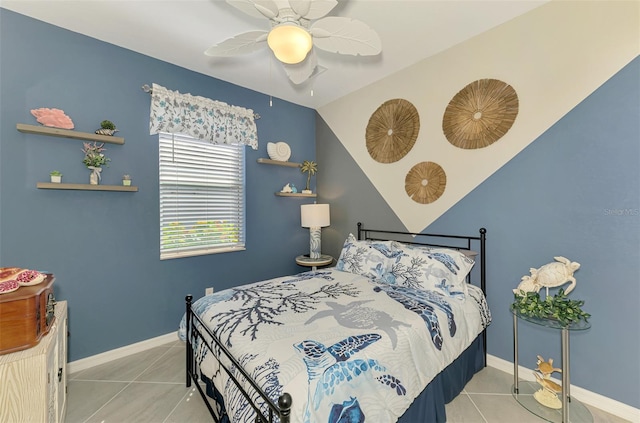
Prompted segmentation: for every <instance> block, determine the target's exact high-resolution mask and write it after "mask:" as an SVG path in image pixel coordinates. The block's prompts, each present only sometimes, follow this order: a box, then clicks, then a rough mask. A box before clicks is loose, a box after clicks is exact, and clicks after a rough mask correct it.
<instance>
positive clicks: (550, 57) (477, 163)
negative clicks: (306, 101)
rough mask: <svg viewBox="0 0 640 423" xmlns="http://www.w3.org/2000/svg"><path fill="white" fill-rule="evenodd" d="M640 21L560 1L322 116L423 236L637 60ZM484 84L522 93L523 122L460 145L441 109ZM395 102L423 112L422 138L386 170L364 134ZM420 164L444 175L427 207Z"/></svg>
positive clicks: (625, 12) (616, 6)
mask: <svg viewBox="0 0 640 423" xmlns="http://www.w3.org/2000/svg"><path fill="white" fill-rule="evenodd" d="M639 17H640V3H639V2H636V1H622V2H616V1H599V2H597V1H595V2H582V1H580V2H577V1H553V2H551V3H547V4H545V5H543V6H541V7H539V8H537V9H535V10H533V11H531V12H529V13H526V14H524V15H522V16H520V17H518V18H516V19H513V20H512V21H509V22H507V23H505V24H503V25H501V26H499V27H497V28H494V29H492V30H490V31H488V32H486V33H484V34H481V35H480V36H478V37H475V38H473V39H471V40H469V41H467V42H464V43H462V44H459V45H457V46H456V47H454V48H451V49H449V50H447V51H445V52H443V53H440V54H438V55H436V56H434V57H431V58H429V59H426V60H424V61H422V62H420V63H418V64H416V65H414V66H412V67H410V68H407V69H405V70H403V71H400V72H398V73H396V74H394V75H392V76H390V77H388V78H385V79H384V80H382V81H379V82H377V83H374V84H372V85H370V86H368V87H366V88H364V89H362V90H359V91H357V92H355V93H353V94H351V95H348V96H346V97H343V98H342V99H339V100H337V101H335V102H332V103H330V104H328V105H327V106H325V107H322V108H321V109H319V110H318V112H319V113H320V115H321V116H322V118H323V119H324V120H325V121H326V123H327V124H328V125H329V127H330V128H331V130H332V131H333V132H334V133H335V135H336V136H337V138H338V139H339V140H340V142H341V143H342V144H343V145H344V147H345V149H346V150H347V151H348V153H349V154H350V155H351V156H352V157H353V159H354V160H355V162H356V163H357V164H358V165H359V166H360V168H361V169H362V170H363V172H364V173H365V174H366V175H367V177H368V178H369V179H370V181H371V182H372V184H373V185H374V186H375V187H376V189H377V190H378V191H379V192H380V194H381V195H382V197H383V198H384V199H385V201H386V202H387V203H388V205H389V206H390V207H391V209H392V210H393V211H394V212H395V213H396V214H397V216H398V218H399V219H400V220H401V221H402V223H403V224H404V225H405V226H406V228H407V229H408V230H409V231H412V232H419V231H421V230H423V229H424V228H425V227H427V226H428V225H429V224H430V223H432V222H433V221H434V220H435V219H437V218H438V217H439V216H440V215H442V214H443V213H444V212H445V211H446V210H448V209H449V208H450V207H451V206H453V205H454V204H455V203H456V202H458V201H459V200H460V199H461V198H462V197H464V196H465V195H466V194H467V193H469V192H470V191H471V190H472V189H473V188H475V187H476V186H478V185H479V184H480V183H481V182H482V181H484V180H485V179H486V178H487V177H489V176H490V175H491V174H492V173H493V172H495V171H496V170H497V169H499V168H500V167H501V166H502V165H504V164H505V163H506V162H508V161H509V160H510V159H511V158H512V157H514V156H515V155H516V154H517V153H518V152H519V151H521V150H522V149H523V148H525V147H526V146H527V145H528V144H529V143H531V142H532V141H533V140H535V139H536V138H537V137H538V136H539V135H540V134H542V133H543V132H544V131H545V130H546V129H548V128H549V127H550V126H551V125H553V124H554V123H555V122H556V121H558V120H559V119H560V118H561V117H562V116H564V115H565V114H566V113H567V112H568V111H569V110H571V109H572V108H573V107H574V106H575V105H576V104H578V103H579V102H580V101H582V100H583V99H584V98H586V97H587V96H588V95H589V94H591V93H592V92H593V91H594V90H595V89H596V88H597V87H599V86H600V85H602V83H604V82H605V81H606V80H608V79H609V78H610V77H611V76H612V75H614V74H615V73H616V72H617V71H619V70H620V69H621V68H623V67H624V66H625V65H627V64H628V63H629V62H630V61H631V60H632V59H633V58H634V57H636V56H637V55H638V54H639V52H640V41H639V40H640V29H639V28H640V24H639ZM484 78H494V79H499V80H501V81H504V82H506V83H508V84H510V85H511V86H512V87H513V88H514V89H515V90H516V92H517V94H518V99H519V113H518V116H517V118H516V121H515V123H514V125H513V126H512V128H511V129H510V130H509V132H508V133H507V134H506V135H505V136H504V137H502V138H501V139H500V140H499V141H497V142H496V143H494V144H492V145H491V146H489V147H486V148H483V149H477V150H463V149H460V148H457V147H454V146H453V145H451V144H450V143H449V142H448V141H447V139H446V138H445V136H444V134H443V131H442V116H443V113H444V110H445V108H446V106H447V104H448V103H449V101H450V100H451V99H452V98H453V96H455V94H456V93H457V92H458V91H460V90H461V89H462V88H463V87H465V86H466V85H467V84H469V83H471V82H473V81H475V80H478V79H484ZM394 98H403V99H405V100H408V101H410V102H411V103H413V105H414V106H415V107H416V108H417V110H418V112H419V114H420V132H419V135H418V138H417V141H416V144H415V145H414V147H413V148H412V150H411V151H410V152H409V154H407V155H406V156H405V157H404V158H402V159H401V160H399V161H398V162H395V163H392V164H381V163H378V162H376V161H374V160H373V159H372V158H371V157H370V155H369V153H368V152H367V149H366V145H365V130H366V126H367V123H368V121H369V118H370V117H371V115H372V114H373V113H374V112H375V110H376V109H377V108H378V107H379V106H380V105H381V104H383V103H384V102H385V101H387V100H390V99H394ZM570 159H571V158H570V157H567V160H570ZM422 161H433V162H436V163H438V164H439V165H440V166H442V167H443V169H444V171H445V172H446V175H447V186H446V190H445V192H444V194H443V195H442V196H441V197H440V198H439V199H438V200H437V201H435V202H433V203H431V204H426V205H424V204H419V203H417V202H415V201H413V200H412V199H410V198H409V197H408V196H407V194H406V193H405V190H404V180H405V175H406V174H407V172H408V171H409V170H410V169H411V168H412V167H413V166H414V165H415V164H417V163H419V162H422ZM540 166H541V171H543V170H544V163H540ZM532 177H534V175H532ZM533 201H535V199H533Z"/></svg>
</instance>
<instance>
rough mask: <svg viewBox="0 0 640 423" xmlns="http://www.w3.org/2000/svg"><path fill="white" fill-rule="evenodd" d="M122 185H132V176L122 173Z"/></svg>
mask: <svg viewBox="0 0 640 423" xmlns="http://www.w3.org/2000/svg"><path fill="white" fill-rule="evenodd" d="M122 185H124V186H125V187H128V186H130V185H131V176H129V175H122Z"/></svg>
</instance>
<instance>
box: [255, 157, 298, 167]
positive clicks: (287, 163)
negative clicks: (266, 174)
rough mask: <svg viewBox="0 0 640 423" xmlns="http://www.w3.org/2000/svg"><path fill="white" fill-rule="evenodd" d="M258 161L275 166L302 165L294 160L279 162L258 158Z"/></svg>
mask: <svg viewBox="0 0 640 423" xmlns="http://www.w3.org/2000/svg"><path fill="white" fill-rule="evenodd" d="M258 163H262V164H270V165H276V166H286V167H300V166H302V164H300V163H296V162H281V161H278V160H271V159H262V158H260V159H258Z"/></svg>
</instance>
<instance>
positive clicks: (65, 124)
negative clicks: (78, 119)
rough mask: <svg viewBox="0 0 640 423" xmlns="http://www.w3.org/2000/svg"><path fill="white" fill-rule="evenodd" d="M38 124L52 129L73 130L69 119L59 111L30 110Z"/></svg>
mask: <svg viewBox="0 0 640 423" xmlns="http://www.w3.org/2000/svg"><path fill="white" fill-rule="evenodd" d="M31 114H32V115H33V116H35V118H36V120H37V121H38V123H40V124H42V125H44V126H49V127H52V128H61V129H73V122H72V121H71V118H70V117H69V116H67V115H65V114H64V111H62V110H60V109H48V108H46V107H43V108H40V109H33V110H31Z"/></svg>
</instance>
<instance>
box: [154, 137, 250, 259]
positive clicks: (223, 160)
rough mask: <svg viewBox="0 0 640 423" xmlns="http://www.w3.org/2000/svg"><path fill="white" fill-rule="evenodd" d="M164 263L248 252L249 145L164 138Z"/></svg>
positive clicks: (162, 163)
mask: <svg viewBox="0 0 640 423" xmlns="http://www.w3.org/2000/svg"><path fill="white" fill-rule="evenodd" d="M159 136H160V259H161V260H164V259H170V258H178V257H188V256H196V255H202V254H213V253H221V252H229V251H239V250H244V247H245V184H244V182H245V164H244V163H245V160H244V149H245V146H244V145H228V144H211V143H210V142H207V141H202V140H199V139H196V138H192V137H189V136H185V135H178V134H167V133H162V132H161V133H160V135H159Z"/></svg>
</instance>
